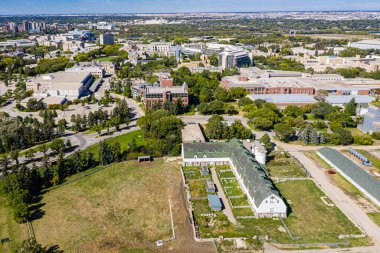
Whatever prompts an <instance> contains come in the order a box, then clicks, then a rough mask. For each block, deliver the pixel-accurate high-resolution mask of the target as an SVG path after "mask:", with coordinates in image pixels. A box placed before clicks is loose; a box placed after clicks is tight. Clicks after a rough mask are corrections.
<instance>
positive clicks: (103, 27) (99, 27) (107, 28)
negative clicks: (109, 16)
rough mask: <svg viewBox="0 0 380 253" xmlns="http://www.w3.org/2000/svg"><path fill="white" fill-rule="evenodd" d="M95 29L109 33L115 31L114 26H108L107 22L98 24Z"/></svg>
mask: <svg viewBox="0 0 380 253" xmlns="http://www.w3.org/2000/svg"><path fill="white" fill-rule="evenodd" d="M96 29H98V30H108V31H111V30H114V29H115V25H114V24H108V23H107V22H99V23H98V24H97V25H96Z"/></svg>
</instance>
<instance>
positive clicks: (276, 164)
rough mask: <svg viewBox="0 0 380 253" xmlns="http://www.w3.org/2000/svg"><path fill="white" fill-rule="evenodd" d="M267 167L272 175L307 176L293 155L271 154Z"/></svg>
mask: <svg viewBox="0 0 380 253" xmlns="http://www.w3.org/2000/svg"><path fill="white" fill-rule="evenodd" d="M265 167H266V169H267V170H268V172H269V175H270V176H271V177H297V178H298V177H307V174H306V172H305V171H304V170H303V169H302V167H301V165H300V164H299V162H298V161H297V160H296V159H294V158H293V157H279V156H276V155H271V156H270V157H269V162H268V163H267V164H266V165H265Z"/></svg>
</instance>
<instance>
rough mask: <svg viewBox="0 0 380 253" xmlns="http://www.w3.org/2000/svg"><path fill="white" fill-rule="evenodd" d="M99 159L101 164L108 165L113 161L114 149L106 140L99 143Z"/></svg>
mask: <svg viewBox="0 0 380 253" xmlns="http://www.w3.org/2000/svg"><path fill="white" fill-rule="evenodd" d="M98 153H99V155H98V156H99V161H100V164H101V165H108V164H110V163H112V160H113V159H112V151H111V149H110V147H109V146H108V144H107V143H106V142H105V141H101V142H100V143H99V151H98Z"/></svg>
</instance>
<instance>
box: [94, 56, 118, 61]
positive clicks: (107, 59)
mask: <svg viewBox="0 0 380 253" xmlns="http://www.w3.org/2000/svg"><path fill="white" fill-rule="evenodd" d="M115 58H117V57H116V56H107V57H101V58H97V59H95V61H100V62H103V61H113V60H114V59H115Z"/></svg>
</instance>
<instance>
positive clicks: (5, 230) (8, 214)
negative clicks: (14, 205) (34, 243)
mask: <svg viewBox="0 0 380 253" xmlns="http://www.w3.org/2000/svg"><path fill="white" fill-rule="evenodd" d="M2 238H9V239H10V243H5V244H4V245H1V244H0V252H14V251H15V250H16V249H17V247H18V246H19V245H20V244H21V243H22V241H23V240H26V239H28V238H29V235H28V229H27V225H26V224H17V223H16V222H15V221H14V220H13V215H12V210H11V209H10V208H9V207H8V206H7V205H6V203H5V199H4V198H3V197H2V196H1V197H0V239H2Z"/></svg>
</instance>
